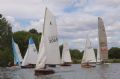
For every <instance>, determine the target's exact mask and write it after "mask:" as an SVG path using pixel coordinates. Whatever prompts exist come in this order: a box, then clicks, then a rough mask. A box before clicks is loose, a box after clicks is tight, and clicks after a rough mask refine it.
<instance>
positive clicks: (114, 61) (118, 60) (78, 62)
mask: <svg viewBox="0 0 120 79" xmlns="http://www.w3.org/2000/svg"><path fill="white" fill-rule="evenodd" d="M80 63H81V60H73V63H72V64H80ZM106 63H120V59H108V61H107V62H106Z"/></svg>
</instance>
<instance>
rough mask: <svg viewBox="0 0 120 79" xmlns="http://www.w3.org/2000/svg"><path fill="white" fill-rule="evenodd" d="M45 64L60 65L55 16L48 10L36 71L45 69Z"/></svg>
mask: <svg viewBox="0 0 120 79" xmlns="http://www.w3.org/2000/svg"><path fill="white" fill-rule="evenodd" d="M45 64H60V52H59V44H58V33H57V25H56V22H55V18H54V16H53V14H52V13H51V12H50V11H49V10H48V9H47V8H46V11H45V18H44V26H43V34H42V38H41V43H40V46H39V54H38V59H37V64H36V69H41V68H43V66H44V65H45Z"/></svg>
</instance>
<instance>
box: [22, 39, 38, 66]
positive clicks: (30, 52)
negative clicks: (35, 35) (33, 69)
mask: <svg viewBox="0 0 120 79" xmlns="http://www.w3.org/2000/svg"><path fill="white" fill-rule="evenodd" d="M36 61H37V49H36V46H35V44H34V42H33V40H32V38H30V39H29V45H28V49H27V51H26V54H25V56H24V59H23V62H22V66H25V65H28V64H36Z"/></svg>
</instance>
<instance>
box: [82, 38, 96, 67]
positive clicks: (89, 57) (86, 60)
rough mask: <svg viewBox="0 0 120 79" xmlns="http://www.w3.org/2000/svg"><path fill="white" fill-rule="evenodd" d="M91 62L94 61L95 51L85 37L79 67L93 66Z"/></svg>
mask: <svg viewBox="0 0 120 79" xmlns="http://www.w3.org/2000/svg"><path fill="white" fill-rule="evenodd" d="M93 63H96V58H95V52H94V49H93V48H92V46H91V42H90V40H89V39H88V38H87V40H86V45H85V50H84V53H83V58H82V62H81V67H85V68H90V67H95V66H93V65H92V64H93Z"/></svg>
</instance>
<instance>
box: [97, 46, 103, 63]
mask: <svg viewBox="0 0 120 79" xmlns="http://www.w3.org/2000/svg"><path fill="white" fill-rule="evenodd" d="M101 61H102V60H101V58H100V49H99V48H98V49H97V63H100V62H101Z"/></svg>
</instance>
